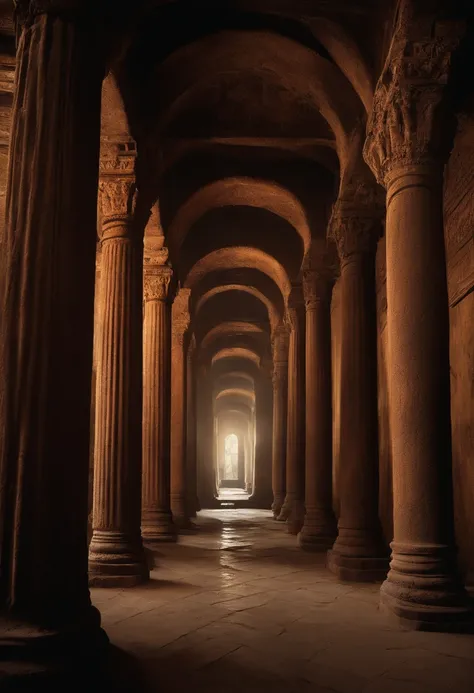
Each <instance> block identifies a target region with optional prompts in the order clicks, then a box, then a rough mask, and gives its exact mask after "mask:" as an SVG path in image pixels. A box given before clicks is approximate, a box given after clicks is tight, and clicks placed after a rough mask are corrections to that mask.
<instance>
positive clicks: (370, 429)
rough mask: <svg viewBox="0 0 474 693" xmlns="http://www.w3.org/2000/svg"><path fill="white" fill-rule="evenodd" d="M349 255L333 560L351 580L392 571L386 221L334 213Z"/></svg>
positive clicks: (342, 249)
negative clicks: (383, 266)
mask: <svg viewBox="0 0 474 693" xmlns="http://www.w3.org/2000/svg"><path fill="white" fill-rule="evenodd" d="M333 225H334V226H335V228H334V229H333V232H334V234H335V237H336V240H337V243H338V250H339V255H340V259H341V310H342V317H341V405H340V407H341V409H340V436H341V438H340V475H339V498H340V516H339V522H338V530H339V534H338V537H337V540H336V542H335V544H334V547H333V550H332V551H330V552H329V567H330V569H331V570H333V572H335V573H336V575H337V576H338V577H339V578H341V579H343V580H360V581H364V580H378V579H383V578H384V577H385V575H386V572H387V560H386V558H385V555H386V551H385V547H384V545H383V541H382V534H381V528H380V523H379V518H378V427H377V356H376V344H377V343H376V314H375V249H376V242H377V231H376V230H377V229H378V228H379V221H378V220H377V219H373V218H367V219H365V218H362V216H361V213H358V212H357V211H356V210H354V211H353V212H352V213H348V215H347V216H345V217H344V216H342V215H341V216H337V215H335V216H334V217H333Z"/></svg>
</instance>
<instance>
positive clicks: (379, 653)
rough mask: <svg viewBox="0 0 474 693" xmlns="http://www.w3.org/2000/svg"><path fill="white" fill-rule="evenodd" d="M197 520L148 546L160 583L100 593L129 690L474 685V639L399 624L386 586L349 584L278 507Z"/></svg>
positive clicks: (286, 691)
mask: <svg viewBox="0 0 474 693" xmlns="http://www.w3.org/2000/svg"><path fill="white" fill-rule="evenodd" d="M197 524H198V525H199V531H198V532H196V533H195V534H192V535H188V536H183V537H180V540H179V543H177V544H172V545H163V546H162V547H160V548H159V550H158V551H156V552H154V553H153V554H152V553H150V554H149V556H150V560H152V561H153V563H154V568H153V570H152V580H151V581H150V583H149V584H147V585H145V586H143V587H137V588H133V589H127V590H116V589H93V590H92V597H93V601H94V603H95V604H96V606H97V607H98V608H99V609H100V611H101V613H102V618H103V625H104V628H105V630H106V631H107V633H108V635H109V637H110V640H111V642H112V643H113V645H115V646H116V648H118V649H117V652H122V653H124V655H123V656H125V657H126V658H127V662H128V664H126V666H125V669H123V675H122V668H123V667H124V664H123V661H122V660H121V659H120V662H121V663H120V664H117V668H116V671H115V674H116V679H117V681H118V682H119V683H121V684H122V685H123V689H121V690H130V691H137V692H138V691H142V690H143V691H153V692H154V691H157V692H159V693H161V692H163V693H175V692H176V693H178V692H179V693H183V692H184V691H190V692H192V693H201V691H202V693H204V692H206V693H220V692H222V693H257V692H258V693H265V692H266V691H271V693H306V692H308V693H334V692H336V693H448V692H449V693H473V692H474V636H469V635H448V634H438V633H419V632H405V631H402V630H400V629H399V628H398V626H396V625H394V624H393V623H391V622H390V621H389V620H388V619H387V617H386V616H385V614H384V613H383V612H381V611H379V608H378V585H375V584H374V585H360V584H341V583H339V582H338V581H337V580H336V579H335V578H334V577H333V576H332V575H331V574H330V573H329V572H328V571H327V570H326V568H325V565H324V556H320V555H311V554H305V553H303V552H302V551H301V550H300V549H299V548H298V546H297V544H296V541H295V538H294V537H293V536H290V535H288V534H287V533H286V532H285V527H284V526H283V525H282V524H281V523H277V522H275V521H274V520H273V519H272V518H271V515H270V513H269V512H267V511H258V510H218V511H205V512H201V513H199V516H198V519H197ZM126 681H131V683H129V684H127V685H126V683H125V682H126ZM127 686H128V687H127ZM118 689H119V686H117V688H116V689H115V688H114V690H118ZM111 690H112V689H111Z"/></svg>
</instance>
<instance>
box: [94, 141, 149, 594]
mask: <svg viewBox="0 0 474 693" xmlns="http://www.w3.org/2000/svg"><path fill="white" fill-rule="evenodd" d="M134 163H135V155H134V153H131V152H130V150H129V149H127V150H126V151H125V152H124V153H123V154H122V155H120V154H118V155H117V156H116V158H108V154H107V158H103V159H102V161H101V170H102V175H101V180H100V184H99V194H100V202H101V210H102V230H101V234H102V235H101V243H102V252H101V273H100V293H101V299H102V300H101V303H100V305H101V315H100V322H101V330H100V333H99V344H98V355H97V399H96V425H95V431H96V435H95V454H94V497H93V518H92V539H91V543H90V546H89V581H90V584H92V585H95V586H101V587H115V586H120V587H122V586H123V587H130V586H133V585H137V584H139V583H141V582H143V581H145V580H147V579H148V574H149V572H148V567H147V563H146V558H145V552H144V550H143V545H142V539H141V533H140V524H141V472H142V464H141V462H142V376H143V373H142V348H143V343H142V339H143V337H142V335H143V316H142V313H143V308H142V304H143V229H141V228H140V227H139V226H138V225H137V224H136V223H135V222H134V204H135V178H134V173H133V169H134Z"/></svg>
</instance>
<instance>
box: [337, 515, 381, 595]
mask: <svg viewBox="0 0 474 693" xmlns="http://www.w3.org/2000/svg"><path fill="white" fill-rule="evenodd" d="M376 534H377V533H376V531H375V530H368V529H346V528H344V527H339V534H338V537H337V539H336V541H335V542H334V546H333V548H332V550H330V551H328V562H327V565H328V568H329V570H331V572H333V573H334V574H335V575H337V577H338V578H339V580H347V581H349V582H381V581H382V580H385V578H386V577H387V572H388V554H386V553H385V550H384V547H383V545H382V542H381V540H379V539H378V537H377V536H376Z"/></svg>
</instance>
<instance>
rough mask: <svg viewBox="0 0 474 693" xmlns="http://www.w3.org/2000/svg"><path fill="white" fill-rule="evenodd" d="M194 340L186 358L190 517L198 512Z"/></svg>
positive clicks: (187, 485) (187, 480)
mask: <svg viewBox="0 0 474 693" xmlns="http://www.w3.org/2000/svg"><path fill="white" fill-rule="evenodd" d="M195 367H196V339H195V337H194V335H193V338H192V340H191V343H190V344H189V348H188V358H187V374H186V385H187V397H186V402H187V432H186V450H187V455H186V491H187V502H188V508H189V515H190V517H196V513H197V511H198V510H200V507H199V500H198V496H197V419H196V401H197V400H196V397H197V393H196V370H195Z"/></svg>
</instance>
